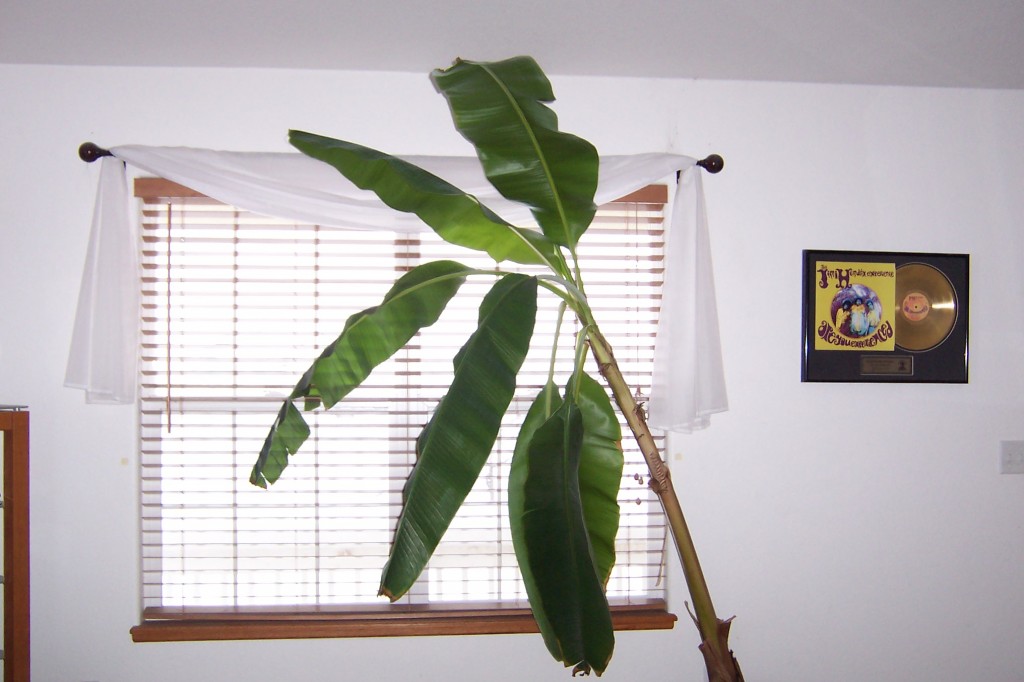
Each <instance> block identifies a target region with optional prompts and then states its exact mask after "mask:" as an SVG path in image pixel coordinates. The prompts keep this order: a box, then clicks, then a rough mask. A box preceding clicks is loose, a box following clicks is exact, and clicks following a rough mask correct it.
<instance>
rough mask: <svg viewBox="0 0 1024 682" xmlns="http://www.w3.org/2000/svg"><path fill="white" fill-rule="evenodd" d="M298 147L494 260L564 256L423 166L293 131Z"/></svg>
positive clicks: (548, 259) (531, 260)
mask: <svg viewBox="0 0 1024 682" xmlns="http://www.w3.org/2000/svg"><path fill="white" fill-rule="evenodd" d="M288 137H289V140H290V141H291V143H292V145H293V146H295V148H296V149H298V150H299V151H301V152H302V153H304V154H306V155H308V156H311V157H313V158H314V159H319V160H321V161H324V162H326V163H328V164H330V165H331V166H334V168H336V169H337V170H338V171H339V172H340V173H341V174H342V175H344V176H345V177H346V178H348V179H349V180H350V181H351V182H352V183H353V184H354V185H356V186H357V187H359V188H361V189H368V190H371V191H373V192H374V193H376V194H377V196H378V197H379V198H380V200H381V201H383V202H384V203H385V204H387V205H388V206H390V207H391V208H393V209H395V210H398V211H402V212H403V213H413V214H415V215H417V216H419V218H420V219H421V220H422V221H423V222H424V223H426V224H427V225H429V226H430V227H431V229H433V230H434V231H435V232H436V233H437V234H438V235H439V236H440V237H441V238H442V239H444V240H445V241H447V242H450V243H452V244H457V245H459V246H464V247H467V248H470V249H475V250H477V251H485V252H487V254H488V255H489V256H490V257H491V258H493V259H494V260H496V261H498V262H501V261H503V260H511V261H515V262H516V263H526V264H538V265H539V264H548V265H552V266H555V265H556V264H557V263H558V262H559V261H560V259H561V256H560V255H559V254H558V253H557V248H556V246H555V244H554V243H552V242H551V241H549V240H548V239H547V238H546V237H545V236H544V235H543V234H541V233H540V232H537V231H536V230H532V229H524V228H520V227H515V226H513V225H511V224H509V223H508V222H506V221H505V220H503V219H502V218H501V217H500V216H498V215H497V214H495V213H494V212H493V211H491V210H490V209H489V208H487V207H486V206H484V205H483V204H481V203H480V202H479V201H478V200H477V199H476V197H474V196H472V195H470V194H467V193H466V192H464V191H462V190H461V189H459V188H458V187H455V186H454V185H452V184H451V183H449V182H447V181H446V180H442V179H441V178H439V177H437V176H436V175H433V174H432V173H429V172H427V171H425V170H423V169H422V168H420V167H419V166H415V165H413V164H411V163H409V162H408V161H404V160H402V159H399V158H397V157H394V156H390V155H388V154H385V153H384V152H380V151H377V150H376V149H371V148H369V147H364V146H362V145H359V144H355V143H353V142H346V141H344V140H335V139H333V138H330V137H323V136H321V135H315V134H313V133H307V132H302V131H298V130H293V131H291V132H290V133H289V135H288Z"/></svg>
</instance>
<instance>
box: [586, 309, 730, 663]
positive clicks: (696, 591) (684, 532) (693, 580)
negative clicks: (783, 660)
mask: <svg viewBox="0 0 1024 682" xmlns="http://www.w3.org/2000/svg"><path fill="white" fill-rule="evenodd" d="M590 341H591V343H590V347H591V352H592V353H593V355H594V359H595V360H596V361H597V364H598V367H599V368H600V371H601V374H602V376H604V378H605V381H607V382H608V385H609V387H611V389H612V396H613V398H614V399H615V403H616V404H617V405H618V407H619V409H620V410H621V411H622V414H623V415H624V416H625V418H626V423H627V424H629V428H630V430H632V432H633V436H634V437H635V438H636V442H637V444H638V445H639V446H640V451H641V452H642V453H643V456H644V459H645V460H646V462H647V467H648V469H649V470H650V474H651V480H650V487H651V489H652V490H653V491H654V492H655V494H657V496H658V499H659V500H660V501H661V505H662V509H664V511H665V517H666V518H667V519H668V523H669V527H670V528H671V529H672V537H673V539H674V541H675V545H676V550H677V551H678V552H679V558H680V563H681V564H682V567H683V575H684V577H685V578H686V586H687V589H688V590H689V592H690V598H691V599H692V600H693V609H694V612H695V613H696V618H695V621H696V625H697V628H698V630H700V634H701V637H702V639H703V640H704V644H705V645H706V646H710V647H712V648H713V649H715V653H716V654H717V655H718V657H720V658H722V657H727V656H729V652H728V651H718V649H719V648H720V646H719V643H720V640H719V620H718V616H717V615H716V614H715V607H714V604H713V603H712V601H711V593H710V592H709V590H708V585H707V581H706V580H705V579H704V573H703V571H702V570H701V567H700V561H699V560H698V559H697V550H696V547H695V546H694V544H693V538H692V537H691V535H690V530H689V528H688V527H687V525H686V519H685V517H684V516H683V510H682V507H681V506H680V504H679V498H678V496H677V495H676V492H675V487H674V486H673V485H672V478H671V474H670V473H669V469H668V467H667V466H666V465H665V462H664V460H663V459H662V458H661V454H660V453H659V451H658V446H657V444H656V443H655V441H654V437H653V435H652V434H651V431H650V428H649V427H648V426H647V420H646V418H645V417H644V413H643V409H642V408H641V407H640V406H639V405H637V402H636V399H635V398H634V397H633V395H632V394H631V393H630V390H629V386H628V385H627V384H626V380H625V379H624V378H623V376H622V372H621V371H620V370H619V367H618V363H616V361H615V357H614V355H613V354H612V349H611V346H610V345H608V342H607V341H606V340H605V338H604V337H603V336H602V335H601V333H600V332H599V331H597V329H596V328H594V327H592V328H591V335H590Z"/></svg>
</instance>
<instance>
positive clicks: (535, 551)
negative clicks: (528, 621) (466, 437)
mask: <svg viewBox="0 0 1024 682" xmlns="http://www.w3.org/2000/svg"><path fill="white" fill-rule="evenodd" d="M584 431H585V425H584V417H583V414H582V412H581V410H580V407H579V405H578V403H577V402H576V399H575V397H574V396H573V394H572V392H569V393H568V394H567V395H566V397H565V400H564V402H563V403H562V404H561V406H559V407H558V409H557V410H555V412H554V413H553V414H552V415H551V417H549V418H548V419H547V421H545V422H544V423H543V424H540V425H539V426H536V427H535V430H534V431H533V433H532V436H530V441H529V444H528V445H527V446H526V448H525V453H526V459H527V463H526V474H525V477H522V474H517V481H516V482H517V483H518V481H519V480H522V501H521V507H520V502H519V501H517V502H516V507H520V508H521V514H522V517H521V519H520V521H519V523H520V524H521V526H520V528H519V532H518V533H514V535H513V538H515V537H516V535H517V534H518V535H520V542H522V543H523V545H524V547H523V548H521V549H517V552H516V553H517V557H520V570H521V571H522V572H523V574H524V576H525V575H528V576H529V578H528V579H526V584H527V586H528V589H529V587H530V586H531V585H532V587H533V589H534V590H535V593H533V594H530V605H531V607H532V608H533V611H534V614H535V616H536V615H537V614H540V617H539V618H537V623H538V626H540V627H541V628H542V632H544V628H548V629H549V631H548V632H545V634H544V641H545V644H547V646H548V648H549V650H550V651H551V653H552V655H553V656H554V657H555V658H556V659H558V660H560V661H562V662H563V663H564V664H565V665H566V666H574V672H576V671H579V672H589V671H590V670H594V671H595V672H597V674H598V675H600V674H601V673H602V672H604V669H605V668H606V667H607V665H608V661H609V660H610V659H611V655H612V650H613V648H614V645H615V636H614V632H613V628H612V621H611V613H610V611H609V609H608V601H607V599H606V597H605V592H604V582H603V580H602V578H601V576H600V575H599V573H598V569H597V568H596V567H595V560H594V555H593V553H592V550H591V543H590V538H589V529H588V527H587V522H586V520H585V518H584V513H583V502H582V500H581V491H580V481H579V474H580V460H581V458H582V456H583V447H584ZM519 466H522V464H521V463H520V464H519ZM616 487H617V485H616ZM509 495H510V498H511V497H512V491H511V489H510V492H509ZM511 507H512V503H511V500H510V509H511ZM614 530H615V529H612V535H613V536H614ZM524 559H525V561H524Z"/></svg>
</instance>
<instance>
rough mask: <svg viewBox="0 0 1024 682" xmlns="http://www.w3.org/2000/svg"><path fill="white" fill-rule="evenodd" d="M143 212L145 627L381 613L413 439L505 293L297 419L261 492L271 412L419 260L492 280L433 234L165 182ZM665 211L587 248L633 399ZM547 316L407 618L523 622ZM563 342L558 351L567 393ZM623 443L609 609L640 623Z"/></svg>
mask: <svg viewBox="0 0 1024 682" xmlns="http://www.w3.org/2000/svg"><path fill="white" fill-rule="evenodd" d="M136 195H137V196H139V197H140V198H141V200H142V216H143V219H142V230H141V233H142V243H141V249H142V262H143V277H142V293H143V327H142V329H143V334H142V348H141V365H140V367H141V370H140V372H141V376H140V401H139V420H140V430H139V433H140V450H141V475H142V486H141V491H142V492H141V495H142V569H143V606H144V611H152V610H156V611H158V610H160V609H167V608H183V609H187V608H198V609H203V608H206V609H212V610H214V611H215V610H216V609H218V608H226V609H227V608H235V609H237V608H239V607H250V606H266V607H296V608H299V607H330V606H346V605H347V606H350V605H369V604H380V603H381V602H384V603H386V600H384V599H383V598H379V597H377V590H378V586H379V580H380V572H381V568H382V566H383V564H384V562H385V561H386V558H387V553H388V549H389V544H390V541H391V535H392V531H393V528H394V525H395V522H396V520H397V517H398V514H399V512H400V503H401V491H402V486H403V484H404V482H405V479H406V477H407V476H408V474H409V471H410V468H411V466H412V464H413V461H414V454H413V453H414V443H415V439H416V437H417V436H418V434H419V432H420V429H421V428H422V425H423V424H424V423H425V422H426V421H427V420H428V419H429V416H430V414H431V412H432V411H433V408H434V406H435V404H436V403H437V401H438V400H439V399H440V398H441V397H442V395H443V394H444V392H445V390H446V388H447V386H448V383H449V380H450V377H451V372H452V358H453V356H454V354H455V352H456V351H457V350H458V348H459V347H460V346H461V345H462V343H463V342H464V341H465V340H466V339H467V338H468V336H469V334H470V333H471V331H472V329H473V328H474V327H475V324H476V316H477V305H478V303H479V300H480V298H481V297H482V295H483V294H484V293H485V292H486V291H487V289H488V288H489V287H490V286H491V285H492V284H493V278H489V277H480V278H476V277H475V278H472V279H471V280H470V281H469V282H467V284H466V285H464V287H463V289H462V290H461V291H460V293H459V294H458V295H457V297H456V298H455V299H454V300H453V302H452V303H451V304H450V305H449V309H448V310H446V312H445V313H444V315H443V316H442V318H441V320H440V321H439V322H438V323H437V324H436V325H434V326H433V327H430V328H428V329H426V330H423V331H422V332H421V333H420V334H419V335H418V336H417V337H416V338H415V339H414V340H413V343H412V344H411V345H410V346H409V347H408V348H407V349H404V350H402V351H400V352H399V353H398V354H397V355H396V356H395V357H394V358H393V359H392V360H390V361H388V362H387V363H385V364H384V365H381V366H380V367H378V368H377V369H376V370H374V372H373V373H372V374H371V376H370V378H369V379H368V380H367V382H366V383H365V384H364V385H363V386H361V387H360V388H358V389H356V390H355V391H354V392H353V393H351V394H350V396H349V397H348V398H347V399H346V400H345V401H343V402H342V403H339V404H338V405H336V406H335V407H334V408H332V409H331V410H330V411H326V412H323V411H319V410H318V411H316V412H308V413H306V418H307V421H308V422H309V423H310V426H311V429H312V434H311V436H310V438H309V440H308V441H307V442H306V444H305V446H304V447H303V449H302V450H301V451H300V452H299V453H298V455H296V456H294V457H293V458H292V459H291V464H290V466H289V467H288V469H287V470H286V471H285V473H284V475H283V476H282V478H281V480H280V481H279V482H278V483H277V484H276V485H274V486H272V487H271V488H270V489H269V490H261V489H259V488H256V487H253V486H252V485H250V484H249V482H248V478H249V473H250V470H251V468H252V465H253V463H254V462H255V459H256V456H257V454H258V453H259V451H260V448H261V446H262V444H263V440H264V438H265V437H266V435H267V431H268V428H269V427H270V425H271V424H272V422H273V419H274V415H275V414H276V412H277V410H278V408H279V407H280V403H281V400H282V399H283V397H284V396H286V395H287V394H288V393H289V392H290V390H291V388H292V386H293V384H294V383H295V381H296V380H297V379H298V377H299V376H300V375H301V374H302V372H304V371H305V369H306V368H307V367H308V366H309V364H310V363H311V361H312V360H313V359H314V358H315V357H316V355H317V354H318V353H319V352H320V350H321V349H322V348H323V347H324V346H325V345H327V344H328V343H330V342H331V341H333V340H334V338H336V336H337V334H338V332H339V331H340V330H341V328H342V326H343V325H344V322H345V319H346V318H347V317H348V316H349V315H351V314H352V313H354V312H357V311H359V310H362V309H364V308H366V307H369V306H372V305H375V304H377V303H379V302H380V299H381V298H382V297H383V296H384V294H385V293H386V291H387V290H388V288H389V287H390V285H391V283H392V282H393V281H394V280H395V279H396V278H397V277H398V276H399V275H401V274H402V273H404V272H406V271H407V270H409V269H410V268H411V267H414V266H415V265H417V264H419V263H421V262H425V261H429V260H437V259H442V258H450V259H453V260H458V261H459V262H462V263H465V264H467V265H475V266H479V267H482V268H491V269H493V268H494V267H495V264H494V263H493V262H492V261H490V260H489V259H488V258H487V257H486V255H480V254H477V253H475V252H472V251H468V250H465V249H461V248H459V247H454V246H451V245H449V244H447V243H445V242H443V241H441V240H440V239H438V238H437V237H436V236H435V235H434V234H433V233H432V232H423V233H418V234H409V233H389V232H384V231H368V230H345V229H337V228H324V227H318V226H315V225H305V224H296V223H293V222H288V221H282V220H278V219H274V218H268V217H265V216H261V215H256V214H252V213H247V212H243V211H240V210H238V209H235V208H233V207H231V206H226V205H224V204H221V203H218V202H216V201H213V200H211V199H208V198H206V197H202V196H199V195H197V194H196V193H194V192H191V191H190V190H187V189H185V188H182V187H180V186H177V185H174V184H173V183H169V182H166V181H162V180H151V179H140V180H138V181H137V182H136ZM666 196H667V192H666V190H665V188H664V187H652V188H648V189H647V190H642V191H641V192H639V193H636V195H631V197H629V198H628V200H626V201H620V202H615V203H612V204H609V205H606V206H604V207H602V208H601V209H600V211H599V213H598V216H597V218H596V220H595V221H594V224H593V226H592V227H591V228H590V230H589V231H588V233H587V234H586V235H585V237H584V238H583V240H582V242H581V245H580V254H581V262H582V263H583V265H584V278H585V282H586V285H587V294H588V297H589V298H590V299H591V301H592V304H593V306H594V311H595V315H596V316H597V319H598V322H599V324H601V327H602V331H603V332H604V334H605V336H606V337H608V339H609V341H610V342H611V343H612V345H613V346H614V348H615V351H616V357H617V359H618V361H619V363H620V365H621V367H622V369H623V372H624V374H625V376H626V379H627V381H629V382H630V385H631V386H633V387H635V388H636V389H637V391H638V393H639V394H640V395H641V396H643V395H645V394H646V391H648V389H649V383H650V372H651V360H652V357H653V344H654V334H655V327H656V323H657V315H658V310H659V301H660V286H661V277H662V238H663V231H662V224H663V213H664V204H665V201H666ZM516 268H517V269H520V270H522V268H520V267H519V266H516ZM557 303H558V299H557V298H556V297H555V296H553V295H549V294H547V292H544V291H543V290H542V294H541V301H540V309H539V313H538V320H537V333H536V336H535V346H534V349H533V350H531V353H530V355H529V357H528V358H527V361H526V363H525V364H524V366H523V369H522V371H521V373H520V375H519V383H520V389H519V391H518V393H517V397H516V398H515V399H514V401H513V403H512V405H511V407H510V410H509V413H508V415H507V416H506V419H505V421H504V425H503V427H502V430H501V433H500V435H499V438H498V442H497V443H496V445H495V448H494V451H493V452H492V455H491V458H490V459H489V461H488V464H487V465H486V467H485V469H484V471H483V473H482V475H481V477H480V480H479V482H478V484H477V486H476V487H475V488H474V490H473V492H472V493H471V495H470V497H469V499H468V500H467V503H466V505H465V507H464V508H463V510H462V511H461V512H460V513H459V515H458V516H457V517H456V519H455V521H454V522H453V524H452V526H451V528H450V529H449V531H448V533H447V534H446V535H445V537H444V539H443V541H442V542H441V544H440V546H439V547H438V549H437V551H436V552H435V555H434V557H433V558H432V560H431V561H430V563H429V564H428V567H427V569H426V570H425V571H424V574H423V575H422V577H421V578H420V580H419V582H418V583H417V585H416V586H415V587H414V588H413V590H412V591H411V592H410V593H409V594H408V595H407V596H406V597H404V599H403V602H405V603H406V604H469V605H472V604H480V603H491V604H493V603H500V604H507V605H511V606H523V605H525V603H526V602H525V593H524V590H523V588H522V585H521V582H520V579H519V576H518V569H517V567H516V562H515V555H514V552H513V550H512V545H511V539H510V534H509V529H508V522H507V519H506V518H505V514H504V504H505V499H506V491H505V487H506V477H507V472H508V464H509V460H510V458H511V455H512V450H513V446H514V442H515V436H516V434H517V432H518V428H519V423H520V421H521V418H522V416H523V415H524V414H525V412H526V410H527V408H528V407H529V404H530V400H531V398H532V396H533V395H534V394H535V393H536V391H537V390H538V389H539V387H540V386H541V385H542V384H543V382H544V381H545V379H546V376H547V371H548V365H549V361H550V343H551V340H552V338H553V337H552V332H553V329H554V320H555V317H556V312H557ZM573 332H574V330H573V329H571V328H566V329H563V331H562V334H561V336H560V341H561V346H562V349H561V351H560V353H559V360H560V362H559V373H558V381H559V382H560V383H561V384H562V385H563V386H564V381H565V379H566V377H567V374H566V370H567V369H568V368H569V367H570V366H571V360H572V356H573V351H572V347H571V346H572V343H573V341H574V333H573ZM589 371H590V372H591V373H592V374H593V375H594V376H595V377H597V376H598V373H597V371H596V368H594V367H593V366H592V365H591V366H590V367H589ZM623 445H624V448H625V452H626V466H625V469H624V474H623V482H622V487H621V492H620V505H621V510H622V517H621V524H620V532H619V540H618V547H617V551H618V555H617V564H616V566H615V569H614V572H613V574H612V577H611V580H610V582H609V585H608V595H609V599H610V600H611V601H612V602H613V603H621V602H634V601H635V602H637V603H640V602H644V601H649V600H652V599H653V600H657V599H661V598H662V597H663V583H662V579H661V578H662V561H663V552H664V549H665V542H666V539H665V538H666V535H665V528H664V523H663V517H662V513H661V510H660V507H659V505H658V503H657V500H656V499H655V498H654V496H653V494H652V493H650V491H649V490H648V488H647V486H646V482H647V475H646V473H647V472H646V466H645V465H644V463H643V460H642V457H641V456H640V453H639V451H638V449H637V448H636V446H635V443H633V441H632V440H631V438H630V434H629V431H628V429H627V428H626V427H625V425H623Z"/></svg>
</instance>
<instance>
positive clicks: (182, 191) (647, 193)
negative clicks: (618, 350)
mask: <svg viewBox="0 0 1024 682" xmlns="http://www.w3.org/2000/svg"><path fill="white" fill-rule="evenodd" d="M135 196H137V197H139V198H142V199H149V200H153V199H181V198H198V197H204V198H205V197H206V195H205V194H200V193H199V192H197V191H196V190H194V189H192V188H190V187H185V186H184V185H179V184H178V183H176V182H171V181H170V180H167V179H165V178H136V179H135ZM621 202H633V203H640V204H665V203H668V187H667V186H666V185H648V186H646V187H642V188H640V189H638V190H636V191H635V192H630V193H629V194H627V195H626V196H624V197H622V198H621V199H616V200H615V201H614V202H612V203H621Z"/></svg>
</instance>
